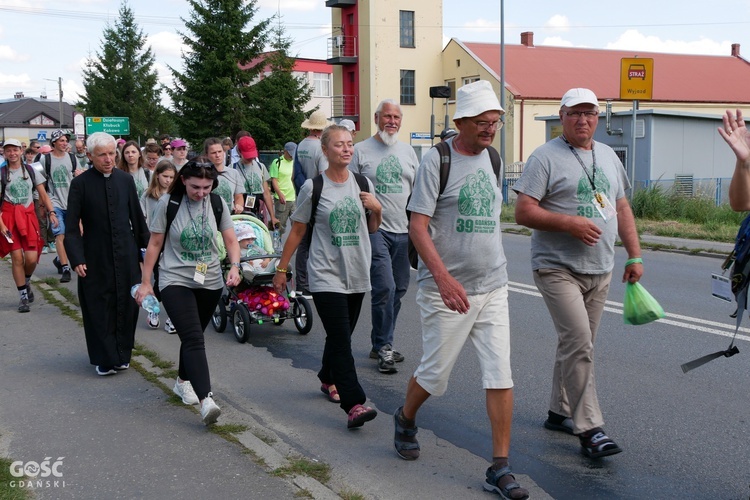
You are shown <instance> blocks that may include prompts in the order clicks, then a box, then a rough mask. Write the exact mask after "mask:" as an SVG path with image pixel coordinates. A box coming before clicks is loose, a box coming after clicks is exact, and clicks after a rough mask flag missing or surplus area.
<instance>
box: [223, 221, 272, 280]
mask: <svg viewBox="0 0 750 500" xmlns="http://www.w3.org/2000/svg"><path fill="white" fill-rule="evenodd" d="M232 219H233V221H234V232H235V234H236V235H237V241H239V244H240V251H241V256H242V257H255V256H258V257H262V258H258V259H253V260H248V261H246V262H243V263H242V276H243V277H244V278H245V279H246V280H248V281H253V279H255V277H256V276H258V275H259V274H268V273H270V274H273V273H275V272H276V266H275V264H272V259H271V258H270V257H263V256H266V255H270V254H273V242H272V240H271V236H270V234H269V233H268V229H267V228H266V227H265V225H264V224H263V223H262V222H260V221H259V220H258V219H256V218H255V217H252V216H250V215H234V216H232ZM243 260H244V259H243ZM273 260H276V259H273Z"/></svg>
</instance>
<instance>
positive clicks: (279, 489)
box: [0, 255, 550, 500]
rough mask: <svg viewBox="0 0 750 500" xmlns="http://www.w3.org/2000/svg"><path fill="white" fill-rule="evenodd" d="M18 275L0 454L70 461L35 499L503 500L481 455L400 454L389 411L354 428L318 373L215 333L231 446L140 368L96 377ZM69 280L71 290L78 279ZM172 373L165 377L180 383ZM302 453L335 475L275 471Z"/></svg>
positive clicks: (216, 376)
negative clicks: (23, 300)
mask: <svg viewBox="0 0 750 500" xmlns="http://www.w3.org/2000/svg"><path fill="white" fill-rule="evenodd" d="M52 257H53V256H52V255H45V256H44V257H43V262H42V264H41V265H40V267H39V271H38V272H37V273H36V274H35V280H37V281H38V280H42V279H44V278H45V277H49V276H51V277H55V278H56V277H57V274H56V272H55V270H54V268H53V266H52V264H51V259H52ZM10 274H11V273H10V263H9V262H8V261H6V260H3V261H0V280H1V281H0V283H2V285H1V286H0V322H2V325H3V328H2V331H0V345H2V350H0V395H1V396H2V401H3V404H2V405H1V406H0V456H4V457H8V458H10V459H11V460H19V461H23V462H24V463H25V462H29V461H35V462H38V463H40V462H42V461H44V460H45V459H49V460H50V461H51V462H54V461H57V460H60V461H61V462H62V465H61V466H60V467H59V472H61V473H62V475H61V477H48V478H41V477H39V478H37V480H41V479H44V480H45V481H50V482H49V483H43V485H42V486H43V487H41V488H38V489H36V490H35V495H36V497H37V498H42V499H43V498H92V497H96V498H103V497H108V498H133V497H146V498H221V499H223V498H253V499H255V498H258V499H260V498H262V499H264V500H265V499H280V498H289V499H291V498H299V497H300V496H301V497H303V498H315V499H334V498H341V497H342V496H343V497H344V498H371V499H394V498H405V499H406V498H409V499H412V498H461V499H471V498H477V499H485V500H486V499H488V498H493V497H494V498H497V496H496V495H491V494H489V493H486V492H484V491H483V490H482V486H481V483H482V480H483V475H484V470H485V469H486V467H487V461H486V459H485V458H483V457H478V456H476V455H473V454H471V453H469V452H467V451H466V450H464V449H461V448H458V447H456V446H453V445H452V444H450V443H448V442H446V441H444V440H441V439H440V438H438V437H437V436H435V435H434V434H432V433H431V432H430V431H429V430H428V429H420V443H421V444H422V450H423V458H421V459H420V460H417V461H415V462H405V461H403V460H400V459H398V458H397V457H396V456H395V453H394V452H393V448H392V444H391V439H392V435H393V421H392V417H391V416H390V415H389V413H390V412H392V410H393V409H390V408H389V409H388V411H385V410H384V409H380V408H378V411H379V416H378V418H376V419H375V420H373V421H372V422H369V423H368V424H366V425H365V426H364V427H363V428H361V429H358V430H355V431H347V430H346V428H345V416H344V415H343V412H341V410H340V409H339V408H338V407H337V406H336V405H332V404H330V403H323V402H321V397H320V394H314V393H312V392H311V391H310V380H311V379H313V378H314V377H315V374H314V372H312V371H310V370H304V369H299V368H295V367H292V366H291V365H290V362H289V360H287V359H279V358H274V357H273V356H271V355H270V354H269V353H268V351H266V350H265V349H258V348H247V349H236V344H235V341H234V340H233V339H231V338H230V337H227V336H225V337H220V336H218V337H217V335H218V334H214V335H210V336H207V344H209V347H210V348H209V350H208V354H209V366H211V367H213V368H214V370H213V372H212V382H213V390H214V393H215V395H216V399H217V402H218V403H219V404H220V405H221V407H222V411H223V413H222V416H221V418H220V420H219V424H222V425H226V424H242V425H245V426H247V428H248V430H247V431H246V432H242V433H241V434H239V435H238V436H237V438H238V440H239V442H240V443H241V444H242V446H240V445H238V444H236V443H231V442H228V441H227V440H225V439H223V438H221V437H220V436H218V435H216V434H214V433H212V432H210V431H208V430H207V429H206V428H205V427H204V426H203V425H202V424H201V423H200V418H199V416H198V415H197V414H196V413H195V412H194V411H191V410H190V409H189V408H187V407H185V406H184V405H182V404H177V405H175V404H174V403H172V402H170V401H169V399H170V397H169V394H167V393H165V392H164V391H163V390H162V388H160V387H159V385H157V383H154V382H150V381H147V380H146V379H145V378H144V377H143V376H142V375H141V374H139V373H138V372H137V371H135V370H134V369H133V368H131V369H130V370H127V371H125V372H121V373H118V374H117V375H115V376H111V377H98V376H96V375H95V373H94V368H93V366H91V365H89V361H88V356H87V354H86V344H85V340H84V336H83V329H82V327H81V326H79V324H78V323H77V322H76V321H75V320H73V319H71V318H68V317H67V316H65V315H63V314H62V313H61V312H60V310H59V309H58V308H57V307H56V306H55V305H52V304H50V303H47V302H46V301H45V299H44V297H43V296H42V293H41V290H40V288H43V287H44V286H46V285H43V284H42V285H39V286H36V287H35V294H36V301H35V302H34V303H33V304H32V307H31V312H30V313H28V314H20V313H18V312H16V306H17V304H18V296H17V293H16V290H15V287H13V286H12V282H11V280H10ZM56 286H59V285H56ZM64 286H65V288H67V289H69V290H72V291H75V289H76V278H75V277H74V278H73V280H72V282H71V283H69V284H67V285H64ZM55 293H56V294H57V292H55ZM58 297H59V294H58ZM144 325H145V320H143V315H142V317H141V321H140V322H139V327H138V330H137V331H136V342H138V343H140V344H144V345H145V346H146V347H147V348H148V349H149V350H153V351H154V352H156V353H157V354H158V356H159V357H160V358H162V359H164V360H170V361H173V362H174V361H176V357H177V354H178V348H179V339H178V338H177V336H175V335H167V334H166V333H165V332H164V331H163V330H159V331H156V330H147V329H146V328H145V327H144ZM210 328H211V327H210V326H209V329H210ZM229 335H231V334H229ZM212 344H213V346H212ZM229 346H231V347H229ZM135 359H136V360H137V361H138V362H139V363H141V364H143V365H144V366H146V367H148V368H149V371H150V372H152V373H153V374H155V375H161V374H162V372H161V370H159V369H157V368H153V367H152V366H151V363H150V362H149V361H148V360H146V359H144V358H143V357H138V358H135ZM218 367H222V368H221V369H219V368H218ZM173 376H174V375H169V377H166V376H165V377H163V378H159V381H160V382H162V383H164V384H169V385H168V387H169V388H171V384H173V382H174V378H173ZM279 388H283V391H282V392H279ZM297 456H302V457H306V458H307V459H308V460H310V461H312V463H322V464H328V465H329V466H330V467H331V478H330V480H329V481H325V482H324V484H323V483H321V482H318V481H316V480H314V479H311V478H310V477H308V476H293V477H291V478H280V477H277V476H275V475H272V474H271V471H273V470H274V469H278V468H279V467H283V466H286V465H288V464H289V460H288V458H291V457H297ZM516 477H517V479H518V480H519V482H520V483H521V484H522V485H523V486H524V487H525V488H527V489H529V490H530V492H531V497H532V498H534V499H538V498H550V497H549V496H548V495H547V494H546V493H544V491H543V490H541V489H540V488H539V487H538V486H537V485H536V484H535V483H534V482H533V480H532V479H531V478H530V477H528V476H526V475H524V474H516ZM52 480H57V481H58V483H57V484H54V483H53V482H52ZM4 487H5V485H0V493H2V490H3V488H4ZM339 495H341V496H339ZM356 495H361V496H359V497H357V496H356ZM0 496H2V495H0Z"/></svg>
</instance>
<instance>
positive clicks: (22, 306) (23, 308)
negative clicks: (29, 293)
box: [18, 297, 31, 313]
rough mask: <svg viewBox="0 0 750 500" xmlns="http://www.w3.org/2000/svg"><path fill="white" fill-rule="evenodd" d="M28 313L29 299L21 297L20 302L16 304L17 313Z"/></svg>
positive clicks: (29, 309)
mask: <svg viewBox="0 0 750 500" xmlns="http://www.w3.org/2000/svg"><path fill="white" fill-rule="evenodd" d="M29 311H31V308H30V307H29V299H27V298H26V297H23V298H22V299H21V302H19V303H18V312H20V313H27V312H29Z"/></svg>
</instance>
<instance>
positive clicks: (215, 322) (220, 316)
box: [211, 295, 227, 333]
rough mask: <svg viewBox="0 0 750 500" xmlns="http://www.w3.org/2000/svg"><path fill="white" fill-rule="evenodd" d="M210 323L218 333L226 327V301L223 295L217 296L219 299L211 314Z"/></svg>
mask: <svg viewBox="0 0 750 500" xmlns="http://www.w3.org/2000/svg"><path fill="white" fill-rule="evenodd" d="M211 325H212V326H213V327H214V330H216V331H217V332H219V333H222V332H223V331H224V330H226V328H227V302H226V299H225V297H224V296H223V295H222V296H221V297H219V301H218V302H217V303H216V308H215V309H214V314H213V315H212V316H211Z"/></svg>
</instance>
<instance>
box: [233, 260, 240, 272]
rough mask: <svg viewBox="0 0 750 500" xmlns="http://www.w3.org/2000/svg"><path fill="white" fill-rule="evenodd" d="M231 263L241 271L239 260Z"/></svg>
mask: <svg viewBox="0 0 750 500" xmlns="http://www.w3.org/2000/svg"><path fill="white" fill-rule="evenodd" d="M232 265H233V266H235V267H236V268H237V269H239V270H240V271H242V266H241V265H240V263H239V262H232Z"/></svg>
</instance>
